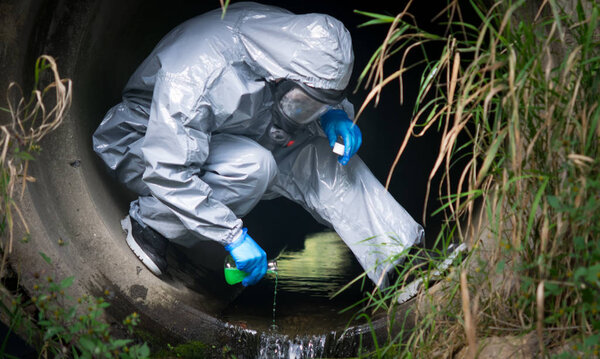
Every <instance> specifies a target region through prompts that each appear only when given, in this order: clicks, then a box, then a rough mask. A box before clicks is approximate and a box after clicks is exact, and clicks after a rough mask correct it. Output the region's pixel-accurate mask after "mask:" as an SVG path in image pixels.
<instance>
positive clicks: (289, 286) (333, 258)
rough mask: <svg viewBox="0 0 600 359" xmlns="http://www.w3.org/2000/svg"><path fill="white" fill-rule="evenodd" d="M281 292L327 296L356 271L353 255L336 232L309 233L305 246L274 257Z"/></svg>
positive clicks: (340, 286) (349, 278)
mask: <svg viewBox="0 0 600 359" xmlns="http://www.w3.org/2000/svg"><path fill="white" fill-rule="evenodd" d="M277 267H278V275H279V288H280V290H281V291H289V292H303V293H310V294H312V295H316V296H325V297H330V296H331V295H333V294H334V293H335V292H337V291H338V290H339V289H340V288H342V287H343V286H344V285H345V284H346V283H348V281H349V280H351V279H352V277H350V276H351V275H352V274H356V268H355V267H356V265H355V263H354V257H353V254H352V252H351V251H350V250H349V249H348V247H347V246H346V245H345V244H344V242H342V240H341V239H340V237H339V236H338V235H337V234H336V233H335V232H322V233H316V234H313V235H309V236H308V237H307V238H306V240H305V242H304V249H302V250H300V251H295V252H283V253H282V254H281V255H280V256H279V258H278V259H277Z"/></svg>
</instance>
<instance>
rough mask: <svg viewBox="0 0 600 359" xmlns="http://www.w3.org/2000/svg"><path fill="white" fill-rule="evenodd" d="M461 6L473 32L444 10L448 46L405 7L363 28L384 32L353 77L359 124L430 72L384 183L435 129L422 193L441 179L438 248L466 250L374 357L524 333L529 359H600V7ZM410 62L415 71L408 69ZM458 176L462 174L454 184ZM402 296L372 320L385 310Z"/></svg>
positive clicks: (470, 349) (440, 353) (456, 11)
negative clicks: (362, 89) (370, 108)
mask: <svg viewBox="0 0 600 359" xmlns="http://www.w3.org/2000/svg"><path fill="white" fill-rule="evenodd" d="M464 6H465V5H464V3H463V10H464ZM466 6H469V7H471V9H470V10H472V11H474V12H475V14H477V17H478V19H477V21H476V23H469V22H466V21H464V20H463V18H462V16H461V15H462V13H463V12H462V11H461V7H460V5H459V3H458V1H456V0H454V1H450V2H449V5H448V7H447V8H446V10H445V11H444V12H443V13H442V14H440V15H438V17H437V18H438V19H440V18H442V17H443V18H446V19H447V20H448V21H447V26H448V27H447V32H446V34H445V35H443V36H441V35H436V34H432V33H428V32H426V31H424V30H421V29H420V28H419V27H418V26H417V25H416V23H415V22H414V21H413V18H412V17H411V16H410V15H409V11H410V3H409V5H408V6H407V8H406V10H405V11H404V12H402V13H400V14H399V15H398V16H396V17H390V16H382V15H377V14H370V13H361V14H363V15H365V16H368V17H370V18H371V20H369V21H368V22H367V23H366V24H365V25H375V24H388V25H389V26H390V28H389V32H388V36H387V37H386V39H385V41H384V44H383V45H382V46H381V47H380V48H379V50H378V51H377V52H376V53H375V54H374V55H373V57H372V59H371V61H370V62H369V64H368V66H367V68H366V69H365V71H364V72H363V73H362V75H361V81H362V82H363V83H364V84H366V85H367V86H370V87H371V91H370V93H369V94H368V96H367V98H366V100H365V102H364V104H363V105H362V106H361V108H360V110H359V112H358V115H357V117H358V116H360V114H361V112H362V111H363V110H364V108H365V107H366V106H367V105H368V104H369V103H371V102H375V103H376V102H377V101H378V97H379V94H380V93H381V91H382V90H383V88H384V87H385V86H386V85H388V84H390V83H392V81H394V80H397V81H399V83H400V86H401V88H402V86H403V84H402V76H403V75H404V73H406V72H407V71H410V70H411V69H413V68H414V67H416V66H421V67H420V68H422V67H424V68H425V70H424V72H423V74H422V77H421V83H420V87H419V89H418V96H417V100H416V105H415V109H414V113H413V117H412V118H411V120H410V126H409V130H408V132H407V133H406V135H405V137H404V140H403V142H402V145H401V148H400V151H399V152H398V154H397V158H396V161H395V162H394V165H393V167H392V169H391V171H390V174H389V177H388V181H387V183H388V184H389V180H390V178H391V176H392V175H393V172H394V167H395V165H396V164H397V163H398V161H399V159H400V157H401V155H402V152H403V151H404V149H405V148H406V146H407V144H408V142H409V140H410V139H411V138H412V137H419V136H422V135H423V134H424V133H426V132H427V131H432V130H438V131H439V132H440V133H441V142H440V149H439V154H438V157H437V160H436V161H435V163H434V165H433V167H432V169H431V173H430V176H429V180H430V183H431V180H432V179H433V178H434V176H436V175H441V177H442V181H441V184H440V186H439V188H438V189H437V196H438V197H439V198H440V199H441V200H442V203H443V204H442V206H441V208H439V209H438V210H436V211H435V212H434V213H443V214H444V217H445V224H444V226H443V228H442V230H441V232H440V234H439V236H438V240H440V241H441V242H446V243H448V242H450V241H452V240H456V239H460V241H462V242H466V243H467V244H468V245H469V248H470V249H471V252H470V258H469V259H468V260H467V261H466V262H465V263H464V264H463V265H461V266H459V267H457V268H455V270H454V271H453V272H451V273H450V275H448V277H447V280H444V281H443V283H442V284H440V285H439V286H436V287H435V288H433V289H435V290H433V291H430V292H429V293H425V294H424V295H423V297H422V298H420V299H418V300H417V302H418V305H416V306H415V307H414V308H413V310H415V311H416V312H417V313H416V317H417V321H416V323H415V328H414V329H411V330H408V329H406V330H405V331H404V332H402V333H401V335H393V332H392V331H391V332H390V337H389V340H388V343H387V347H382V346H381V345H380V347H379V349H378V350H377V351H376V353H371V354H372V355H375V356H379V357H384V356H386V355H387V353H390V352H392V351H393V352H394V353H395V354H394V355H395V356H402V357H452V356H453V355H454V354H456V353H458V351H459V350H464V351H465V352H464V353H465V355H466V356H467V357H475V356H477V355H479V354H478V353H481V350H483V347H484V346H485V343H486V339H488V338H492V337H496V336H501V337H506V336H509V335H510V336H523V335H526V334H529V336H528V338H531V342H532V343H534V349H532V350H533V351H532V352H531V353H532V355H536V356H541V357H547V356H548V357H550V356H555V355H557V356H560V355H563V356H564V355H571V354H572V353H576V356H577V355H579V356H582V357H589V356H597V355H598V350H599V346H598V343H599V342H600V302H599V299H598V293H600V246H599V239H600V163H599V162H600V156H599V147H600V146H599V139H600V123H599V122H600V34H599V32H600V31H599V30H598V22H599V18H600V4H598V2H594V1H585V0H578V1H563V2H560V1H556V0H546V1H542V2H539V3H537V4H536V5H534V4H533V3H532V2H529V1H499V2H496V3H491V4H489V3H482V2H479V1H475V0H474V1H471V2H470V3H469V4H468V5H466ZM432 44H436V46H441V48H442V50H441V51H440V53H439V56H432V55H431V53H432V51H431V50H429V49H430V47H429V46H430V45H432ZM414 51H422V54H423V59H422V60H421V61H419V62H417V63H416V64H414V63H413V64H407V61H406V59H407V58H408V56H409V55H411V53H412V52H414ZM391 56H401V59H402V61H401V65H400V68H398V69H397V70H395V71H394V72H392V73H391V74H389V73H385V72H384V66H383V65H384V63H385V61H386V60H387V59H388V58H389V57H391ZM459 137H460V138H466V141H462V140H461V141H459ZM456 169H458V170H459V171H458V172H459V173H460V176H458V178H456V177H451V176H450V171H451V170H456ZM427 188H428V190H427V193H428V195H429V194H430V192H432V191H431V189H430V185H428V187H427ZM479 209H481V211H480V210H479ZM401 285H402V281H399V282H398V283H397V287H396V288H395V289H396V290H395V291H391V292H390V293H392V294H389V293H388V297H387V298H378V299H377V300H375V299H374V300H372V301H370V302H369V306H370V307H368V308H367V309H373V308H375V307H376V306H378V307H381V306H385V307H386V308H389V309H390V310H392V308H394V307H395V306H394V304H393V303H394V299H395V298H394V296H393V293H397V292H398V291H397V290H399V289H400V286H401ZM440 288H443V290H440ZM383 299H387V301H386V300H383ZM395 333H397V331H396V332H395ZM568 343H571V344H568ZM573 343H576V344H573ZM573 346H575V348H576V350H575V351H573ZM392 348H393V349H392ZM568 348H570V349H569V350H570V351H571V354H566V353H567V352H566V351H565V350H566V349H568ZM561 352H562V353H563V354H560V353H561Z"/></svg>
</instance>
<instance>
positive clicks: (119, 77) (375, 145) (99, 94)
mask: <svg viewBox="0 0 600 359" xmlns="http://www.w3.org/2000/svg"><path fill="white" fill-rule="evenodd" d="M263 3H270V4H273V5H277V6H281V7H283V8H286V9H288V10H291V11H292V12H295V13H311V12H318V13H327V14H330V15H332V16H334V17H336V18H338V19H339V20H341V21H342V22H343V23H344V24H345V25H346V27H347V28H348V30H349V31H350V32H351V35H352V39H353V48H354V54H355V64H354V71H353V76H352V80H351V81H350V85H349V87H350V88H351V89H352V90H355V91H352V92H351V93H350V96H349V99H350V101H351V102H352V103H353V104H354V106H355V108H356V109H358V107H360V105H361V104H362V101H363V99H364V98H365V96H366V94H367V93H368V90H366V89H364V87H362V88H356V87H357V79H358V75H359V74H360V72H361V71H362V70H363V68H364V67H365V65H366V64H367V62H368V61H369V58H370V57H371V56H372V54H373V53H374V51H375V50H376V49H377V47H378V46H380V44H381V42H382V41H383V39H384V38H385V36H386V33H387V31H388V26H385V25H378V26H369V27H359V25H360V24H361V23H363V22H365V21H367V20H368V18H366V17H364V16H362V15H359V14H356V13H354V10H355V9H356V10H364V11H369V12H375V13H382V14H387V15H392V16H395V15H396V14H398V13H399V12H401V11H402V10H403V9H404V6H405V5H406V4H405V2H396V3H389V2H382V1H376V2H369V3H365V2H361V1H348V2H344V4H343V5H340V3H337V2H333V1H302V2H299V1H291V0H286V1H281V0H278V1H263ZM215 5H218V4H217V3H216V2H215V4H213V3H207V2H189V1H171V2H169V3H168V6H167V5H166V3H165V2H162V1H144V2H139V3H136V4H135V5H133V4H128V5H127V9H126V10H124V13H125V14H127V16H125V15H122V14H115V15H114V17H111V15H110V14H106V15H104V16H105V17H106V18H105V21H106V22H107V24H106V29H107V31H108V32H111V31H113V30H111V26H114V28H116V29H120V30H118V33H117V34H114V35H115V36H118V40H117V41H114V42H109V43H108V44H106V45H105V47H104V48H103V51H101V52H98V54H97V57H95V58H92V59H91V61H90V64H89V65H90V69H93V71H88V72H87V74H88V76H90V78H89V80H86V82H85V83H86V87H85V88H84V89H81V91H82V93H84V94H85V95H86V96H88V98H89V100H87V101H86V103H88V104H93V106H94V107H93V109H92V108H90V109H88V110H87V112H88V113H89V115H90V116H91V115H92V114H93V115H94V116H95V117H96V118H97V121H96V122H94V121H89V122H87V123H85V124H83V126H89V127H87V128H85V130H84V132H85V133H86V134H87V135H88V137H87V138H89V139H90V142H91V134H92V132H93V131H94V129H95V127H96V126H97V125H98V123H99V122H100V120H101V118H102V116H103V115H104V113H105V112H106V110H108V109H109V108H110V107H111V106H113V105H114V104H116V103H117V102H119V98H120V91H121V89H122V87H123V86H124V85H125V82H126V81H127V79H128V76H129V75H130V74H131V73H133V71H134V69H135V68H136V66H137V65H138V64H139V63H140V62H141V61H142V60H143V59H144V57H145V56H146V55H147V54H148V53H150V51H151V50H152V48H153V47H154V45H155V44H156V43H157V42H158V40H160V38H161V37H162V36H163V35H164V34H166V33H167V32H168V31H169V30H170V29H171V28H172V27H174V26H176V25H177V24H179V23H181V22H183V21H185V20H186V19H188V18H190V17H193V16H194V15H196V14H201V13H203V12H205V11H207V10H210V9H212V8H214V7H215ZM442 9H443V7H442V6H440V7H439V9H432V6H431V4H421V5H417V4H413V5H412V7H411V8H410V11H411V13H412V14H413V15H415V18H416V19H417V20H418V24H419V25H420V26H422V27H424V28H426V29H428V30H430V31H434V32H440V31H443V30H444V28H443V27H441V26H433V25H432V23H431V22H430V19H431V18H432V17H433V16H434V15H435V14H437V13H438V12H439V11H441V10H442ZM113 23H114V24H113ZM115 31H116V30H115ZM111 35H112V34H107V35H105V36H111ZM428 50H429V51H431V54H435V52H436V51H439V49H437V48H435V47H431V48H430V49H428ZM415 54H416V55H415V56H414V58H413V59H410V58H409V61H418V60H420V58H419V53H418V52H415ZM399 60H400V57H399V56H396V57H393V58H391V59H390V60H389V61H388V63H387V65H386V66H387V68H386V71H387V72H388V73H391V72H392V71H395V70H396V69H397V68H398V66H399ZM422 69H423V68H422V67H421V68H417V69H415V70H414V71H411V72H409V73H407V74H406V75H405V76H404V78H403V80H404V103H403V105H400V101H399V100H400V93H399V86H398V84H397V82H395V83H392V84H390V85H389V86H387V87H386V88H385V90H384V91H383V93H382V95H381V100H380V103H379V105H378V106H377V107H374V106H373V105H372V104H371V105H369V106H368V107H367V110H366V111H365V112H364V114H363V115H362V116H361V118H360V119H359V121H358V125H359V127H360V128H361V130H362V133H363V145H362V147H361V149H360V150H359V155H360V156H361V158H362V159H363V160H364V161H365V163H366V164H367V165H368V167H369V168H370V169H371V171H372V172H373V174H374V175H375V176H376V177H377V178H378V179H379V180H380V181H381V182H385V180H386V178H387V175H388V172H389V169H390V166H391V165H392V162H393V161H394V158H395V156H396V152H397V151H398V148H399V147H400V144H401V142H402V139H403V137H404V134H405V132H406V129H407V127H408V124H409V120H410V119H411V115H412V111H413V104H414V101H415V98H416V93H417V89H418V85H419V81H420V79H421V71H419V70H422ZM90 84H92V85H90ZM433 132H434V131H431V133H430V134H429V135H427V136H425V137H422V138H418V139H413V140H411V142H410V144H409V146H408V148H407V150H406V151H405V153H404V154H403V156H402V159H401V160H400V162H399V164H398V166H397V168H396V170H395V172H394V175H393V177H392V181H391V183H390V186H389V191H390V192H391V194H392V195H393V196H394V198H395V199H396V200H397V201H398V202H399V203H400V204H401V205H402V206H403V207H404V208H405V209H406V210H407V211H408V212H409V213H410V214H411V215H412V216H413V218H415V219H416V220H417V221H418V222H419V223H421V224H423V216H422V212H423V208H424V197H425V191H426V184H427V180H428V176H429V171H430V168H431V166H432V164H433V163H434V161H435V158H436V155H437V149H438V146H439V136H438V135H436V134H435V133H433ZM89 148H90V151H91V143H90V146H89ZM97 166H98V167H99V168H101V167H102V164H101V163H100V161H97ZM106 181H111V179H109V178H106ZM114 186H115V187H119V185H118V184H115V185H114ZM432 188H434V189H437V183H436V182H434V183H433V184H432ZM122 191H123V190H121V189H119V190H116V191H115V193H113V196H115V198H117V201H121V202H122V208H123V211H124V212H125V210H126V209H127V206H128V202H129V200H131V199H132V197H131V195H130V194H128V193H126V192H122ZM436 193H437V191H436V190H434V191H433V195H432V196H430V201H429V204H428V206H427V208H428V213H427V217H428V218H427V223H426V226H425V232H426V238H427V239H426V242H427V244H428V245H430V246H431V245H432V243H433V241H434V240H435V239H436V236H437V233H438V230H439V225H440V220H441V219H440V218H439V217H433V218H432V217H431V216H430V213H431V212H432V211H433V210H435V209H436V208H437V207H438V206H439V204H437V203H436V199H435V197H436V196H435V194H436ZM243 220H244V224H245V226H246V227H248V228H249V231H250V233H252V237H253V238H254V239H255V240H256V241H257V242H258V243H259V244H260V245H261V246H262V247H263V248H265V250H266V251H267V255H268V257H270V258H273V257H274V256H276V255H278V254H279V253H280V252H281V251H282V250H284V249H285V250H286V251H289V252H294V251H301V250H303V249H304V247H305V239H306V237H307V235H310V234H313V233H318V232H322V231H323V230H325V229H326V228H325V227H324V226H323V225H321V224H319V223H318V222H317V221H315V220H314V219H313V218H312V217H311V216H310V215H309V214H308V213H307V212H306V211H304V210H303V209H302V208H301V207H300V206H298V205H296V204H294V203H292V202H290V201H288V200H286V199H283V198H278V199H274V200H268V201H261V202H260V203H259V204H258V205H257V206H256V207H255V208H254V209H253V210H252V211H251V212H250V214H248V215H247V216H246V217H245V218H243ZM180 254H181V253H180ZM177 258H180V257H177ZM348 260H350V261H352V266H351V268H352V269H351V270H349V271H348V273H346V280H347V281H350V280H351V279H353V278H354V277H355V276H356V275H358V274H360V268H359V265H358V263H357V262H356V261H355V260H354V259H353V257H352V256H350V257H349V259H348ZM265 283H266V284H265ZM265 283H263V284H261V285H258V286H256V287H255V288H250V289H248V290H246V291H245V293H244V294H243V295H242V299H241V300H240V299H239V298H238V302H240V301H242V302H244V303H245V306H246V304H247V303H248V302H250V303H253V304H252V305H250V306H249V307H248V308H246V309H241V312H244V311H250V312H256V311H260V310H259V309H257V305H258V304H257V303H256V302H263V301H264V300H270V299H268V298H269V296H270V295H271V291H272V289H271V287H270V285H271V284H268V283H267V282H265ZM359 291H360V289H359V288H356V290H355V292H352V291H348V293H346V294H345V296H342V297H343V299H339V301H340V303H336V304H333V305H334V307H335V308H336V310H339V309H341V308H342V307H343V306H345V305H348V304H350V303H351V302H352V301H354V300H356V298H358V297H359V296H360V294H357V292H359ZM330 294H331V293H330ZM285 295H286V294H285V292H283V293H280V296H284V300H285ZM320 300H321V301H326V299H324V298H320ZM290 302H296V303H305V304H306V303H307V302H309V303H310V302H311V299H309V298H308V297H305V296H304V297H301V298H296V299H290ZM234 304H235V303H234ZM263 308H264V306H263ZM234 312H236V311H234ZM230 315H231V316H232V317H234V319H235V316H236V315H237V314H235V313H234V314H230ZM264 315H265V316H268V315H270V314H269V313H267V312H265V313H264Z"/></svg>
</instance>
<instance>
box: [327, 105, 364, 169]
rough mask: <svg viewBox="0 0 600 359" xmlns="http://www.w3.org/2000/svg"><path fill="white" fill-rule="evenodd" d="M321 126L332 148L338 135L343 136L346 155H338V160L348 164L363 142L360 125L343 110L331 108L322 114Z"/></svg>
mask: <svg viewBox="0 0 600 359" xmlns="http://www.w3.org/2000/svg"><path fill="white" fill-rule="evenodd" d="M321 127H322V128H323V131H325V134H326V135H327V138H328V139H329V145H330V146H331V147H332V148H333V145H335V141H336V140H337V138H338V136H341V137H342V139H343V140H344V147H345V148H344V155H343V156H339V157H338V162H339V163H341V164H342V165H345V164H347V163H348V161H349V160H350V157H352V156H354V154H355V153H356V152H357V151H358V148H359V147H360V145H361V144H362V134H361V133H360V130H359V128H358V126H356V125H355V124H354V123H353V122H352V120H350V119H349V118H348V115H347V114H346V112H344V111H343V110H340V109H331V110H329V111H327V112H325V114H323V115H322V116H321Z"/></svg>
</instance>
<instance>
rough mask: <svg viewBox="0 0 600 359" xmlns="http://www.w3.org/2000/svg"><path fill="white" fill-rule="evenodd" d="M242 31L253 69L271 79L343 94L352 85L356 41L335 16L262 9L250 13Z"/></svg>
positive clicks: (241, 25) (240, 32)
mask: <svg viewBox="0 0 600 359" xmlns="http://www.w3.org/2000/svg"><path fill="white" fill-rule="evenodd" d="M238 29H239V33H238V35H239V39H240V41H241V43H242V45H243V47H244V48H245V50H246V53H247V56H248V62H249V64H250V66H252V68H253V69H254V70H255V71H257V72H258V73H260V74H261V75H262V76H263V77H264V78H265V79H266V80H267V81H270V82H274V81H276V80H279V79H288V80H293V81H296V82H300V83H302V84H304V85H308V86H310V87H313V88H317V89H327V90H338V91H342V90H344V89H345V88H346V87H347V85H348V82H349V80H350V75H351V74H352V65H353V62H354V54H353V53H352V40H351V38H350V33H349V32H348V30H347V29H346V28H345V27H344V25H343V24H342V23H341V22H340V21H338V20H336V19H335V18H333V17H331V16H328V15H323V14H304V15H295V14H293V13H290V12H288V11H286V10H283V9H280V8H274V7H268V6H257V7H252V8H250V9H248V10H247V11H246V14H245V15H244V16H243V17H242V19H241V20H240V23H239V27H238Z"/></svg>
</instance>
